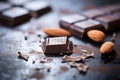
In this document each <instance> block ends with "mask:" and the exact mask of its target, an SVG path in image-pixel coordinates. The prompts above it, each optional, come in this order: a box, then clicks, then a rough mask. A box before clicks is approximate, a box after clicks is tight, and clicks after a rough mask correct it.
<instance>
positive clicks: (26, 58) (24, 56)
mask: <svg viewBox="0 0 120 80" xmlns="http://www.w3.org/2000/svg"><path fill="white" fill-rule="evenodd" d="M18 54H19V57H20V58H22V59H24V60H26V61H28V58H29V56H28V55H26V54H23V53H21V52H18Z"/></svg>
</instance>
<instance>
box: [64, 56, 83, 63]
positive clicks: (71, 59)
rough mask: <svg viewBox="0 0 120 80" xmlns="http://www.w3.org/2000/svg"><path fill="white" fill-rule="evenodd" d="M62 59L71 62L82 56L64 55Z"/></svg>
mask: <svg viewBox="0 0 120 80" xmlns="http://www.w3.org/2000/svg"><path fill="white" fill-rule="evenodd" d="M63 59H64V60H65V61H72V62H74V61H80V60H81V59H82V58H81V56H77V57H71V56H67V55H65V56H63Z"/></svg>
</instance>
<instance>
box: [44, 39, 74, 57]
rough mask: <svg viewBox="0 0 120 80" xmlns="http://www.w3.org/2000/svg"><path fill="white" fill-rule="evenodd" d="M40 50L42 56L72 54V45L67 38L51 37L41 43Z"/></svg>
mask: <svg viewBox="0 0 120 80" xmlns="http://www.w3.org/2000/svg"><path fill="white" fill-rule="evenodd" d="M42 49H43V52H44V54H49V53H50V54H54V53H55V54H56V53H57V54H58V55H59V54H61V53H63V54H64V53H72V50H73V44H72V42H71V41H69V40H68V38H67V37H53V38H47V39H46V40H45V41H44V42H43V43H42Z"/></svg>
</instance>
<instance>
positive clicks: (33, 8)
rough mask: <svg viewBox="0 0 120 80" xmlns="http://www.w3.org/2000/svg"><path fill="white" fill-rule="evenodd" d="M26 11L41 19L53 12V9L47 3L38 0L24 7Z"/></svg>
mask: <svg viewBox="0 0 120 80" xmlns="http://www.w3.org/2000/svg"><path fill="white" fill-rule="evenodd" d="M23 7H25V8H26V9H28V10H30V13H31V15H32V17H35V18H36V17H39V16H41V15H43V14H45V13H47V12H49V11H50V10H51V7H50V6H49V4H48V3H47V2H46V1H43V0H42V1H41V0H36V1H30V2H27V3H25V4H24V5H23Z"/></svg>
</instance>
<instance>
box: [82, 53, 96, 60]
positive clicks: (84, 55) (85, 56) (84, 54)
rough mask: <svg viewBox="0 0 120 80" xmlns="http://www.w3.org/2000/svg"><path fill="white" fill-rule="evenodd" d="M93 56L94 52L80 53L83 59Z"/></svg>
mask: <svg viewBox="0 0 120 80" xmlns="http://www.w3.org/2000/svg"><path fill="white" fill-rule="evenodd" d="M93 56H94V53H91V54H86V53H83V54H82V55H81V58H82V59H83V60H84V59H86V58H89V57H93Z"/></svg>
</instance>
